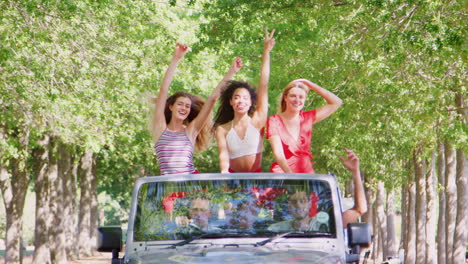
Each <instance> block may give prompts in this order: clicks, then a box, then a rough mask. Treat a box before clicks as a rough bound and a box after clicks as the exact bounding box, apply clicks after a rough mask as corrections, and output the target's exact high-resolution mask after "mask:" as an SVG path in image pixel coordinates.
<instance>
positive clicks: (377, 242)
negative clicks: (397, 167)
mask: <svg viewBox="0 0 468 264" xmlns="http://www.w3.org/2000/svg"><path fill="white" fill-rule="evenodd" d="M375 199H376V202H375V203H374V206H373V207H372V210H373V211H374V212H373V213H372V214H373V215H375V216H377V215H378V214H377V199H378V198H377V194H376V198H375ZM376 218H377V217H376ZM372 229H373V230H374V243H373V244H372V260H373V263H380V260H381V259H382V240H381V239H380V235H381V234H380V229H379V221H378V219H374V221H373V225H372Z"/></svg>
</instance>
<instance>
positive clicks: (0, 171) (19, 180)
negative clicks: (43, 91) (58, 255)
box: [0, 130, 29, 264]
mask: <svg viewBox="0 0 468 264" xmlns="http://www.w3.org/2000/svg"><path fill="white" fill-rule="evenodd" d="M0 133H2V135H1V136H2V137H3V135H4V134H3V132H2V131H0ZM20 134H21V136H20V138H19V146H20V147H19V152H20V153H21V154H22V155H20V157H19V158H16V159H10V167H11V172H12V173H11V174H10V173H9V172H8V168H7V167H5V166H4V165H3V164H0V189H1V191H2V196H3V202H4V205H5V211H6V232H5V233H6V234H5V240H6V241H5V242H6V248H5V263H8V264H18V263H21V262H22V258H21V257H22V254H21V250H22V246H21V241H22V240H21V238H22V236H23V222H22V217H23V209H24V202H25V200H26V193H27V192H26V191H25V190H27V188H28V184H29V174H28V171H27V169H26V168H25V167H26V166H25V165H24V162H25V159H26V158H25V157H24V156H23V155H26V152H27V146H28V144H29V130H24V131H21V133H20Z"/></svg>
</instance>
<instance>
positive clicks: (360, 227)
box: [346, 223, 372, 263]
mask: <svg viewBox="0 0 468 264" xmlns="http://www.w3.org/2000/svg"><path fill="white" fill-rule="evenodd" d="M347 231H348V245H349V247H350V248H351V250H350V252H349V253H347V254H346V263H359V257H360V254H361V247H364V248H366V247H369V246H370V244H371V242H372V230H371V226H370V225H369V224H367V223H349V224H348V226H347Z"/></svg>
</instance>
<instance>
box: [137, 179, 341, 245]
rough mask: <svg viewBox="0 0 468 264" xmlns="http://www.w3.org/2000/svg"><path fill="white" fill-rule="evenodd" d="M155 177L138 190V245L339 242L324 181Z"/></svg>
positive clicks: (331, 203) (332, 209) (326, 183)
mask: <svg viewBox="0 0 468 264" xmlns="http://www.w3.org/2000/svg"><path fill="white" fill-rule="evenodd" d="M271 175H273V174H271ZM152 178H154V179H155V180H154V181H151V182H145V183H143V184H141V186H140V187H139V189H138V193H137V196H138V199H137V201H138V202H137V206H136V212H135V213H136V214H135V219H134V220H135V221H134V226H133V229H134V241H158V240H159V241H161V240H178V241H180V240H182V243H181V242H179V245H183V244H184V243H190V242H191V241H193V240H195V239H198V238H227V237H230V238H234V237H240V238H244V237H258V238H261V237H264V238H267V240H265V241H264V242H262V243H261V244H266V243H269V242H270V241H273V240H276V238H279V237H281V238H283V237H285V238H288V237H336V225H335V217H334V208H333V201H332V194H331V193H332V192H331V188H330V185H329V183H328V182H327V181H325V180H321V179H320V178H318V179H315V178H310V179H307V178H305V179H304V177H302V178H303V179H295V178H291V179H288V178H287V177H283V178H278V179H276V178H275V177H272V176H270V177H268V178H267V177H265V178H258V177H252V178H249V177H248V176H244V177H233V176H225V177H224V178H223V177H218V178H215V179H210V178H208V177H205V178H203V177H195V176H194V177H193V178H192V177H183V180H180V179H179V180H177V177H174V178H173V179H174V180H171V179H170V178H168V177H152ZM158 178H161V179H164V180H160V181H158ZM268 238H270V239H268ZM184 241H186V242H184ZM260 241H261V240H260ZM172 243H176V241H174V242H172Z"/></svg>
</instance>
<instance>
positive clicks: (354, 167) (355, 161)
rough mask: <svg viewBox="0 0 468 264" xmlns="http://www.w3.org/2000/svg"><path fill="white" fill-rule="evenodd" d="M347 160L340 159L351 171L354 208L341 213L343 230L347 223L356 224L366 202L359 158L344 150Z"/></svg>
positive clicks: (364, 208) (365, 207)
mask: <svg viewBox="0 0 468 264" xmlns="http://www.w3.org/2000/svg"><path fill="white" fill-rule="evenodd" d="M345 151H346V153H347V156H348V157H347V159H345V158H343V157H340V159H341V161H342V162H343V165H344V166H345V167H346V168H347V169H348V170H349V171H351V174H352V175H353V184H354V207H353V208H351V209H348V210H346V211H345V212H343V228H346V226H347V225H348V223H352V222H356V221H357V220H358V219H359V217H361V215H363V214H364V213H366V212H367V201H366V195H365V193H364V186H363V184H362V180H361V172H360V169H359V158H358V157H357V156H356V154H355V153H354V152H353V151H352V150H349V149H345Z"/></svg>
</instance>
